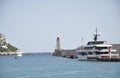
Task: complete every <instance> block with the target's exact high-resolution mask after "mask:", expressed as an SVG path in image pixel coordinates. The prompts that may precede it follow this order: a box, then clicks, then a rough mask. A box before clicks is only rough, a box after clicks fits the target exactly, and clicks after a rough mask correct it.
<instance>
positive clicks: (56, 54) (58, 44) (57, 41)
mask: <svg viewBox="0 0 120 78" xmlns="http://www.w3.org/2000/svg"><path fill="white" fill-rule="evenodd" d="M52 55H53V56H61V48H60V37H57V39H56V48H55V50H54V52H53V54H52Z"/></svg>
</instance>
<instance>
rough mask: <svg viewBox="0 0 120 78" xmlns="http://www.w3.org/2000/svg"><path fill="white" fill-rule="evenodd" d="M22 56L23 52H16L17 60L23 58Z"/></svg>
mask: <svg viewBox="0 0 120 78" xmlns="http://www.w3.org/2000/svg"><path fill="white" fill-rule="evenodd" d="M22 54H23V52H21V51H20V49H18V50H17V51H16V56H15V58H19V57H22Z"/></svg>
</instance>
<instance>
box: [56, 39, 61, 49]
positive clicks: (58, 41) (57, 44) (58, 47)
mask: <svg viewBox="0 0 120 78" xmlns="http://www.w3.org/2000/svg"><path fill="white" fill-rule="evenodd" d="M56 49H57V50H58V51H60V37H57V39H56Z"/></svg>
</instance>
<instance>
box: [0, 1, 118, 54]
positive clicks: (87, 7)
mask: <svg viewBox="0 0 120 78" xmlns="http://www.w3.org/2000/svg"><path fill="white" fill-rule="evenodd" d="M96 27H97V28H98V31H100V32H101V37H100V38H99V39H100V40H107V41H108V43H120V35H119V34H120V1H119V0H0V33H2V34H4V35H5V36H6V38H7V42H9V43H11V44H13V45H14V46H17V47H18V48H20V49H22V50H25V51H28V52H34V51H39V52H40V51H41V52H42V51H50V52H53V51H54V49H55V47H56V38H57V36H59V37H60V39H61V48H64V49H74V48H76V47H78V46H80V45H81V37H83V38H84V44H86V43H87V41H88V40H92V39H93V32H94V31H95V28H96Z"/></svg>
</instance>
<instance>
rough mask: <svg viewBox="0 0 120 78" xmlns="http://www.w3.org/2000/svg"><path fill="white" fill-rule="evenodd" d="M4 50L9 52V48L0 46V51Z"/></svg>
mask: <svg viewBox="0 0 120 78" xmlns="http://www.w3.org/2000/svg"><path fill="white" fill-rule="evenodd" d="M3 51H5V52H8V51H9V50H8V49H6V48H2V47H0V52H3Z"/></svg>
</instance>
